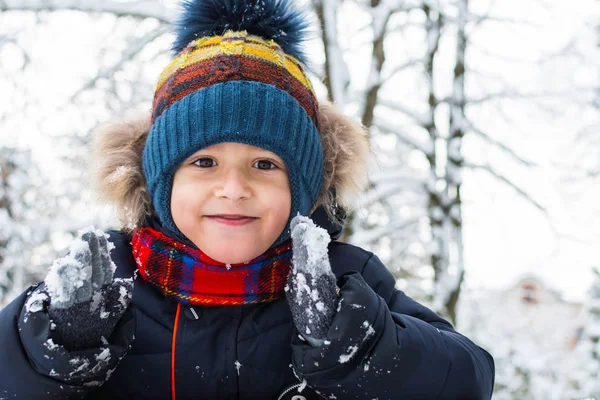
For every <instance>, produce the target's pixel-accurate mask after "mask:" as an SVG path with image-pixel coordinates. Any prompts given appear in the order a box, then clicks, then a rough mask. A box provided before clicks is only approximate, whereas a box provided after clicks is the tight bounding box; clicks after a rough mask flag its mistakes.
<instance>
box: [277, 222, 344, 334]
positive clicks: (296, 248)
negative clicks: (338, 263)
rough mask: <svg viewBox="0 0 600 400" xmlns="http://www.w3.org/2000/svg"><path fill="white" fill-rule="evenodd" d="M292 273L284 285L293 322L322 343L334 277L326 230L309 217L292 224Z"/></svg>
mask: <svg viewBox="0 0 600 400" xmlns="http://www.w3.org/2000/svg"><path fill="white" fill-rule="evenodd" d="M290 228H291V233H292V243H293V253H294V255H293V258H292V264H293V268H292V272H291V273H290V276H289V277H288V282H287V285H286V288H285V291H286V297H287V301H288V303H289V306H290V310H291V311H292V317H293V319H294V324H295V325H296V328H297V329H298V331H299V332H300V334H301V335H302V336H303V337H304V338H305V339H306V340H307V341H308V342H309V343H310V344H312V345H313V346H318V345H321V344H323V342H324V340H325V338H326V336H327V332H328V330H329V327H330V326H331V322H332V320H333V317H334V315H335V313H336V308H337V299H338V296H337V286H336V278H335V275H334V274H333V272H332V271H331V265H330V264H329V256H328V253H327V245H328V244H329V241H330V238H329V234H328V233H327V231H326V230H325V229H323V228H320V227H318V226H316V225H315V224H314V223H313V221H312V220H311V219H310V218H307V217H303V216H300V215H298V216H296V217H294V219H292V222H291V225H290Z"/></svg>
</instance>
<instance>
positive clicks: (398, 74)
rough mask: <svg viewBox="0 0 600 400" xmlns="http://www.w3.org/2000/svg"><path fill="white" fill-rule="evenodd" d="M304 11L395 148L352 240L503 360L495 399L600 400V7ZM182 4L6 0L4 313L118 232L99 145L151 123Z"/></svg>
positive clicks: (325, 5)
mask: <svg viewBox="0 0 600 400" xmlns="http://www.w3.org/2000/svg"><path fill="white" fill-rule="evenodd" d="M302 3H303V4H305V5H306V6H307V7H308V9H309V10H310V13H311V14H310V15H311V18H313V19H314V22H315V24H314V26H315V27H318V28H320V29H315V30H314V32H312V38H311V40H310V41H309V42H308V43H307V46H306V47H307V52H308V54H309V56H310V58H311V60H312V64H311V65H310V70H311V72H310V74H311V79H312V81H313V83H314V85H315V87H316V88H317V92H318V94H319V96H320V97H322V98H329V99H330V100H333V101H335V103H336V104H338V106H339V107H341V108H343V109H344V110H345V111H346V113H347V114H349V115H351V116H353V117H354V118H356V120H359V121H361V122H362V123H363V124H364V125H365V126H367V127H368V128H369V130H370V137H371V142H372V145H373V153H374V154H375V155H376V157H373V163H372V166H371V169H370V185H369V190H367V191H366V192H365V193H364V196H362V197H361V198H360V199H359V200H358V201H357V210H356V212H355V213H353V214H352V215H351V216H350V218H349V220H348V226H347V229H346V235H345V237H344V240H348V241H350V242H352V243H356V244H358V245H361V246H363V247H365V248H367V249H369V250H372V251H374V252H375V253H377V254H378V255H379V256H380V258H382V260H383V261H384V262H385V263H386V265H387V266H388V268H389V269H390V270H391V271H392V272H393V273H394V274H395V275H396V277H397V278H398V287H399V288H401V289H402V290H404V291H406V292H407V293H408V294H409V295H410V296H412V297H414V298H416V299H418V300H420V301H422V302H424V303H426V304H428V305H429V306H430V307H432V308H434V309H435V310H436V311H438V312H440V313H442V314H443V315H445V316H446V317H448V318H450V319H451V320H452V321H453V322H454V323H455V324H456V325H457V327H458V329H459V330H460V331H462V332H464V333H466V334H467V335H469V336H471V337H473V338H474V339H475V340H476V342H477V343H478V344H481V345H482V346H483V347H485V348H486V349H488V350H489V351H490V352H491V353H492V354H493V355H494V356H495V357H496V361H497V385H496V391H495V396H494V398H498V399H583V398H586V397H592V396H595V397H597V398H600V388H599V387H598V384H597V382H598V381H600V378H599V377H598V374H599V370H600V361H599V359H598V354H599V353H600V351H599V349H598V336H599V335H600V322H599V318H600V317H599V313H600V276H598V275H597V274H594V272H593V269H594V267H596V266H599V265H600V262H599V259H600V246H598V244H597V243H598V241H599V239H600V207H599V206H598V201H597V199H598V197H599V195H600V129H599V128H600V123H599V122H600V114H599V108H600V88H599V87H598V82H599V78H600V67H599V66H600V52H599V48H598V46H599V43H600V5H599V3H598V2H597V1H595V0H578V1H577V2H576V3H569V2H564V1H563V2H561V1H554V0H503V1H494V0H471V1H468V0H454V1H429V0H427V1H423V0H406V1H396V0H370V1H365V0H353V1H351V0H321V1H319V0H313V1H311V2H307V1H305V2H302ZM176 6H177V1H164V2H161V1H159V0H140V1H133V0H105V1H103V2H98V1H94V0H89V1H87V0H79V1H70V0H43V1H42V0H1V1H0V93H1V94H2V95H1V96H0V308H1V307H2V305H3V304H6V303H7V302H9V301H10V300H11V299H12V298H14V297H15V295H16V294H18V293H20V292H21V291H22V290H23V289H24V288H25V287H26V286H27V285H29V284H30V283H32V282H35V281H38V280H40V279H42V278H43V276H44V275H45V273H46V271H47V268H48V266H49V265H50V264H51V263H52V260H54V259H55V258H56V257H58V256H60V255H62V254H64V252H65V251H66V249H67V248H68V247H69V245H70V243H71V242H72V240H73V237H74V235H75V234H76V233H77V231H78V230H79V229H81V228H82V227H84V226H88V225H90V224H94V225H96V226H98V227H102V228H105V229H106V228H114V227H115V226H116V220H115V214H114V212H113V210H112V209H111V208H110V207H109V206H106V205H102V204H99V202H98V201H97V200H96V198H95V197H94V194H93V193H92V192H91V191H90V190H89V188H88V176H87V172H86V169H87V159H88V152H89V149H88V147H87V146H88V144H89V139H90V136H89V134H90V131H91V130H92V129H93V128H94V127H96V126H97V125H98V124H100V123H102V122H105V121H107V120H110V119H113V118H122V117H127V116H131V115H137V114H139V113H141V112H142V113H143V112H148V110H149V108H150V104H151V100H152V95H153V90H154V84H155V82H156V79H157V77H158V75H159V73H160V71H161V69H162V68H163V67H164V66H166V64H167V63H168V62H169V59H170V51H169V48H170V43H171V41H172V36H171V35H170V33H169V26H168V25H169V22H170V21H171V20H172V18H173V16H174V15H175V14H176V10H177V9H176ZM594 285H595V286H594ZM594 287H595V290H594V289H593V288H594ZM594 384H596V386H594Z"/></svg>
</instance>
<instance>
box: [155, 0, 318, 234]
mask: <svg viewBox="0 0 600 400" xmlns="http://www.w3.org/2000/svg"><path fill="white" fill-rule="evenodd" d="M176 27H177V29H176V40H175V43H174V46H173V49H174V51H175V52H177V54H176V56H175V58H174V59H173V61H172V62H171V63H170V64H169V65H168V66H167V67H166V68H165V69H164V71H163V72H162V74H161V75H160V78H159V81H158V84H157V87H156V92H155V95H154V103H153V108H152V124H153V125H152V128H151V130H150V133H149V135H148V139H147V141H146V146H145V148H144V153H143V168H144V175H145V178H146V182H147V185H148V191H149V194H150V198H151V199H152V203H153V205H154V208H155V210H156V213H157V215H158V217H159V218H160V220H161V222H162V223H163V224H164V225H166V226H167V227H168V228H170V229H172V230H173V231H175V232H177V233H178V234H180V235H181V236H184V235H183V234H182V233H181V232H180V231H179V229H178V228H177V226H176V225H175V223H174V221H173V218H172V215H171V189H172V185H173V176H174V174H175V171H176V170H177V168H178V167H179V165H180V164H181V163H182V162H183V161H184V160H185V159H187V158H188V157H190V156H191V155H192V154H194V153H195V152H197V151H198V150H200V149H202V148H205V147H208V146H211V145H214V144H217V143H223V142H237V143H245V144H249V145H252V146H257V147H261V148H263V149H266V150H269V151H271V152H273V153H275V154H277V155H278V156H279V157H281V158H282V159H283V161H284V162H285V165H286V168H287V170H288V174H289V180H290V186H291V198H292V204H291V213H290V218H289V220H288V225H287V227H286V229H285V230H284V232H283V233H282V234H281V236H280V237H279V238H278V239H277V241H276V242H275V243H274V245H278V244H280V243H281V242H283V241H284V240H286V239H288V238H289V235H290V233H289V222H290V220H291V218H292V216H295V215H296V214H297V213H300V214H302V215H308V213H309V212H310V210H311V208H312V206H313V205H314V204H315V202H316V200H317V197H318V196H319V192H320V190H321V184H322V180H323V151H322V148H321V141H320V136H319V132H318V126H317V116H318V103H317V99H316V97H315V93H314V90H313V88H312V85H311V83H310V81H309V79H308V78H307V76H306V75H305V73H304V67H303V65H305V59H304V55H303V54H302V52H301V50H300V43H301V41H302V40H303V37H304V35H305V31H306V28H307V21H306V20H305V18H304V16H303V14H302V13H301V12H299V11H298V10H295V9H293V7H292V0H188V1H186V2H184V9H183V13H182V16H181V18H180V19H179V21H178V22H177V24H176Z"/></svg>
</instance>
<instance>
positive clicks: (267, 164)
mask: <svg viewBox="0 0 600 400" xmlns="http://www.w3.org/2000/svg"><path fill="white" fill-rule="evenodd" d="M252 166H253V167H254V166H256V168H258V169H273V168H277V165H275V164H274V163H272V162H271V161H269V160H258V161H256V162H255V163H254V164H253V165H252Z"/></svg>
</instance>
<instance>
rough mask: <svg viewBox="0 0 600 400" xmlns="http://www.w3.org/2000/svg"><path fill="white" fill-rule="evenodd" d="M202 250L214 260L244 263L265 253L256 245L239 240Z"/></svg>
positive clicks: (224, 262)
mask: <svg viewBox="0 0 600 400" xmlns="http://www.w3.org/2000/svg"><path fill="white" fill-rule="evenodd" d="M202 251H204V253H205V254H206V255H207V256H209V257H210V258H212V259H213V260H216V261H219V262H222V263H223V264H243V263H245V262H247V261H250V260H253V259H255V258H256V257H258V256H260V255H261V254H262V253H264V251H260V252H259V251H257V250H256V246H255V245H253V244H252V245H250V244H248V246H244V245H241V244H240V243H239V242H236V243H231V244H230V245H221V246H216V247H209V248H206V249H204V250H202Z"/></svg>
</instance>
